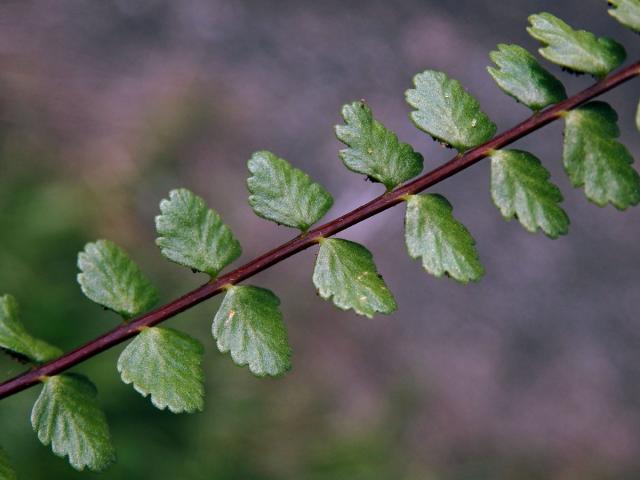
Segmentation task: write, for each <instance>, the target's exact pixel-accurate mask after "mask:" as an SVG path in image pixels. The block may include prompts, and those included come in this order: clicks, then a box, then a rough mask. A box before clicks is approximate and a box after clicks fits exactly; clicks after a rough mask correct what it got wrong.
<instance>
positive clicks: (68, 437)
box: [31, 373, 115, 472]
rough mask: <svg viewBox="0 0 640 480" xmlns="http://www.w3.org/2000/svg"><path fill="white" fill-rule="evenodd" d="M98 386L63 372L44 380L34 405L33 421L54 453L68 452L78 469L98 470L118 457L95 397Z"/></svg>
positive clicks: (63, 453) (72, 464)
mask: <svg viewBox="0 0 640 480" xmlns="http://www.w3.org/2000/svg"><path fill="white" fill-rule="evenodd" d="M96 396H97V390H96V387H95V386H94V385H93V383H91V382H90V381H89V379H88V378H86V377H85V376H82V375H77V374H73V373H70V374H62V375H57V376H55V377H49V378H47V379H46V380H44V388H43V389H42V392H41V393H40V396H39V397H38V399H37V400H36V403H35V404H34V405H33V410H32V411H31V424H32V425H33V429H34V430H35V432H36V433H37V434H38V438H39V439H40V441H41V442H42V443H43V444H44V445H49V444H51V449H52V450H53V453H55V454H56V455H58V456H60V457H64V456H68V457H69V463H70V464H71V466H72V467H73V468H75V469H76V470H84V468H85V467H86V468H89V469H90V470H94V471H96V472H99V471H102V470H104V469H106V468H107V467H108V466H109V465H111V464H112V463H113V462H114V461H115V451H114V449H113V445H112V444H111V435H110V434H109V427H108V425H107V420H106V418H105V416H104V413H103V412H102V410H101V409H100V407H99V406H98V403H97V401H96Z"/></svg>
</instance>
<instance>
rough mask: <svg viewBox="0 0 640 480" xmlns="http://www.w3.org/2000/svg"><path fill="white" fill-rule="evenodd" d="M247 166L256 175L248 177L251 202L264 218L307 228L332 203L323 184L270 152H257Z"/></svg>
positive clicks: (281, 223) (322, 214) (303, 229)
mask: <svg viewBox="0 0 640 480" xmlns="http://www.w3.org/2000/svg"><path fill="white" fill-rule="evenodd" d="M247 166H248V167H249V171H250V172H251V174H252V175H253V176H252V177H249V179H248V180H247V187H248V188H249V192H250V193H251V195H250V196H249V204H250V205H251V208H253V211H254V212H255V213H256V215H258V216H260V217H262V218H266V219H267V220H271V221H273V222H276V223H277V224H279V225H286V226H288V227H292V228H298V229H300V230H302V231H303V232H304V231H307V230H308V229H309V227H310V226H311V225H313V224H314V223H316V222H317V221H318V220H320V219H321V218H322V217H323V216H324V215H325V213H327V211H328V210H329V209H330V208H331V205H333V198H332V197H331V194H329V192H327V191H326V190H325V189H324V187H323V186H322V185H320V184H319V183H315V182H313V181H312V180H311V178H310V177H309V175H307V174H306V173H304V172H303V171H302V170H299V169H297V168H294V167H293V166H291V164H290V163H289V162H287V161H286V160H284V159H282V158H279V157H278V156H276V155H274V154H273V153H271V152H267V151H261V152H256V153H254V154H253V155H252V156H251V159H250V160H249V162H248V164H247Z"/></svg>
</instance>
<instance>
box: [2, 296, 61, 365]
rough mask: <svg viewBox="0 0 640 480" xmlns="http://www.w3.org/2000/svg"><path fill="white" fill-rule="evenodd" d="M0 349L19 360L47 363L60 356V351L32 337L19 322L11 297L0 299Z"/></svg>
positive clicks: (15, 303)
mask: <svg viewBox="0 0 640 480" xmlns="http://www.w3.org/2000/svg"><path fill="white" fill-rule="evenodd" d="M0 349H2V350H6V351H7V352H8V353H9V354H12V355H15V356H17V357H18V358H19V359H28V360H29V361H33V362H39V363H40V362H48V361H49V360H53V359H54V358H57V357H59V356H60V355H62V350H60V349H59V348H58V347H54V346H53V345H49V344H48V343H47V342H44V341H42V340H40V339H38V338H35V337H32V336H31V335H30V334H29V332H27V330H26V329H25V328H24V325H23V324H22V322H21V321H20V312H19V309H18V302H17V301H16V299H15V298H14V297H13V295H4V296H2V297H0Z"/></svg>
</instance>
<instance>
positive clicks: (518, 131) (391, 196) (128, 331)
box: [0, 62, 640, 399]
mask: <svg viewBox="0 0 640 480" xmlns="http://www.w3.org/2000/svg"><path fill="white" fill-rule="evenodd" d="M638 75H640V62H636V63H634V64H632V65H630V66H628V67H626V68H623V69H621V70H618V71H617V72H616V73H614V74H613V75H610V76H609V77H607V78H605V79H603V80H601V81H599V82H598V83H596V84H594V85H593V86H591V87H589V88H587V89H585V90H583V91H581V92H579V93H577V94H575V95H573V96H572V97H570V98H568V99H566V100H564V101H563V102H561V103H558V104H556V105H554V106H552V107H549V108H548V109H546V110H544V111H542V112H538V113H536V114H534V115H533V116H531V117H530V118H528V119H527V120H525V121H524V122H522V123H520V124H518V125H516V126H515V127H513V128H512V129H510V130H507V131H506V132H503V133H501V134H500V135H498V136H496V137H494V138H493V139H492V140H490V141H488V142H487V143H484V144H482V145H480V146H478V147H476V148H474V149H472V150H469V151H468V152H466V153H464V154H463V155H458V156H456V157H454V158H453V159H451V160H450V161H448V162H447V163H445V164H443V165H441V166H440V167H438V168H435V169H433V170H431V171H430V172H428V173H426V174H424V175H422V176H420V177H418V178H416V179H415V180H413V181H411V182H409V183H407V184H405V185H403V186H400V187H398V188H396V189H395V190H392V191H390V192H387V193H385V194H383V195H381V196H379V197H377V198H375V199H373V200H371V201H370V202H368V203H366V204H364V205H362V206H360V207H358V208H356V209H355V210H352V211H351V212H349V213H347V214H345V215H342V216H341V217H339V218H336V219H335V220H332V221H331V222H329V223H325V224H324V225H321V226H319V227H316V228H314V229H312V230H310V231H308V232H307V233H306V234H303V235H300V236H298V237H296V238H294V239H293V240H290V241H289V242H287V243H284V244H282V245H280V246H279V247H277V248H275V249H273V250H271V251H269V252H267V253H265V254H264V255H261V256H259V257H258V258H256V259H254V260H252V261H250V262H249V263H246V264H245V265H242V266H241V267H238V268H236V269H235V270H233V271H232V272H229V273H227V274H226V275H223V276H222V277H220V278H218V279H216V280H214V281H211V282H209V283H206V284H204V285H202V286H201V287H198V288H196V289H195V290H193V291H191V292H189V293H187V294H186V295H183V296H182V297H180V298H178V299H177V300H174V301H173V302H171V303H168V304H166V305H164V306H162V307H160V308H157V309H156V310H153V311H151V312H149V313H146V314H144V315H142V316H141V317H138V318H136V319H134V320H132V321H131V322H129V323H127V324H122V325H120V326H118V327H116V328H114V329H113V330H111V331H110V332H108V333H105V334H104V335H102V336H100V337H98V338H96V339H95V340H92V341H90V342H88V343H87V344H85V345H83V346H81V347H79V348H77V349H75V350H73V351H71V352H69V353H67V354H65V355H63V356H62V357H60V358H57V359H56V360H53V361H51V362H49V363H46V364H44V365H41V366H40V367H38V368H36V369H34V370H30V371H28V372H25V373H23V374H21V375H18V376H17V377H15V378H13V379H11V380H8V381H6V382H4V383H3V384H1V385H0V399H2V398H5V397H8V396H10V395H13V394H15V393H18V392H20V391H22V390H25V389H26V388H29V387H31V386H33V385H35V384H37V383H38V382H40V380H41V379H42V378H43V377H48V376H51V375H57V374H59V373H61V372H64V371H65V370H67V369H69V368H71V367H73V366H75V365H77V364H79V363H81V362H83V361H85V360H87V359H89V358H91V357H93V356H94V355H97V354H98V353H100V352H102V351H104V350H106V349H108V348H111V347H113V346H114V345H117V344H119V343H122V342H124V341H125V340H127V339H129V338H131V337H133V336H134V335H137V334H138V333H139V332H140V330H141V329H143V328H144V327H150V326H153V325H157V324H158V323H160V322H163V321H164V320H167V319H169V318H171V317H173V316H175V315H177V314H178V313H180V312H183V311H185V310H187V309H189V308H191V307H193V306H195V305H197V304H199V303H200V302H202V301H204V300H206V299H208V298H211V297H213V296H214V295H217V294H218V293H220V292H221V291H223V289H224V288H223V287H224V286H225V285H227V284H236V283H239V282H241V281H243V280H246V279H247V278H249V277H252V276H253V275H255V274H257V273H259V272H261V271H263V270H265V269H266V268H269V267H270V266H272V265H274V264H276V263H278V262H281V261H282V260H284V259H286V258H289V257H291V256H292V255H295V254H296V253H298V252H300V251H302V250H304V249H306V248H309V247H310V246H312V245H314V244H315V243H317V240H318V238H320V237H329V236H331V235H335V234H336V233H338V232H340V231H342V230H344V229H346V228H349V227H350V226H352V225H355V224H356V223H359V222H361V221H363V220H365V219H367V218H369V217H371V216H373V215H376V214H378V213H380V212H382V211H384V210H386V209H388V208H391V207H393V206H394V205H397V204H398V203H401V202H402V201H403V198H404V197H405V196H406V195H412V194H416V193H418V192H421V191H422V190H424V189H426V188H428V187H431V186H432V185H435V184H436V183H438V182H441V181H442V180H444V179H446V178H448V177H450V176H451V175H454V174H456V173H457V172H459V171H460V170H464V169H465V168H467V167H470V166H471V165H473V164H474V163H476V162H478V161H480V160H482V159H483V158H485V157H486V156H487V155H488V154H489V153H490V152H491V151H492V150H497V149H499V148H502V147H504V146H506V145H509V144H510V143H513V142H514V141H516V140H518V139H520V138H522V137H524V136H526V135H528V134H529V133H531V132H533V131H534V130H537V129H539V128H541V127H543V126H545V125H547V124H548V123H551V122H553V121H554V120H556V119H557V118H559V117H561V116H562V114H563V113H564V112H566V111H568V110H572V109H574V108H576V107H577V106H579V105H581V104H583V103H585V102H587V101H589V100H591V99H592V98H594V97H597V96H598V95H601V94H603V93H605V92H607V91H609V90H611V89H612V88H614V87H616V86H618V85H620V84H621V83H624V82H626V81H627V80H630V79H631V78H633V77H635V76H638Z"/></svg>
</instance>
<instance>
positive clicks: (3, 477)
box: [0, 447, 18, 480]
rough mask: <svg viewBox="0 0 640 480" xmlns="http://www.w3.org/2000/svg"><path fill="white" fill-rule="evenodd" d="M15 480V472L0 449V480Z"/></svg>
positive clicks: (0, 448)
mask: <svg viewBox="0 0 640 480" xmlns="http://www.w3.org/2000/svg"><path fill="white" fill-rule="evenodd" d="M17 478H18V477H17V476H16V472H15V470H14V469H13V467H12V466H11V464H10V463H9V457H7V455H6V453H4V450H3V449H2V447H0V480H16V479H17Z"/></svg>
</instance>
